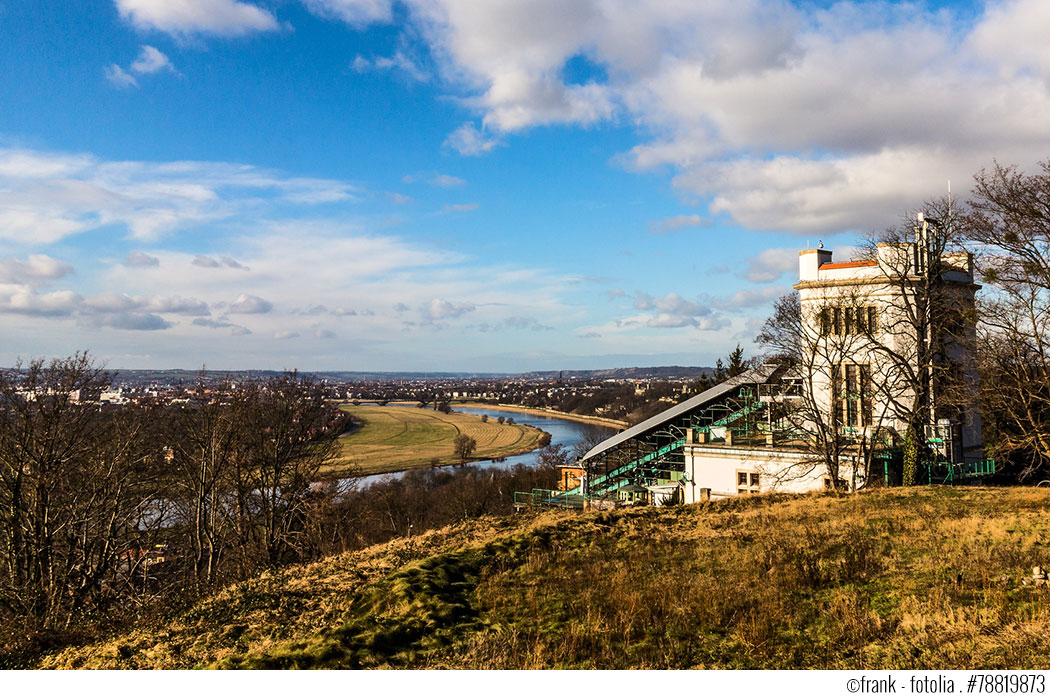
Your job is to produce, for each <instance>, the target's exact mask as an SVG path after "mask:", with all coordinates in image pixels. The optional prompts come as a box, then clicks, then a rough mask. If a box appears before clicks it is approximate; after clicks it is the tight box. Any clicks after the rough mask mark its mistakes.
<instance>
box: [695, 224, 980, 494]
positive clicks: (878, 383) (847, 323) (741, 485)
mask: <svg viewBox="0 0 1050 700" xmlns="http://www.w3.org/2000/svg"><path fill="white" fill-rule="evenodd" d="M943 262H944V263H945V264H946V265H947V270H946V271H945V272H944V274H943V276H942V279H943V280H945V281H946V282H947V283H948V285H947V289H949V290H950V292H949V294H950V298H951V299H952V300H955V301H953V305H955V303H956V302H957V304H958V308H961V309H963V310H966V309H971V310H972V308H973V305H974V292H975V290H976V289H977V286H976V285H975V284H974V275H973V273H974V270H973V262H972V259H971V257H970V256H969V255H953V256H945V257H944V258H943ZM921 266H922V262H921V260H920V257H919V251H918V248H917V246H915V245H914V244H900V245H898V244H893V245H889V244H885V245H880V246H879V247H878V253H877V257H876V259H875V260H865V261H852V262H843V263H836V262H834V261H833V255H832V252H831V251H830V250H823V249H816V250H805V251H802V252H801V253H800V254H799V283H798V284H797V285H795V289H796V290H797V291H798V293H799V300H800V304H801V313H802V317H801V332H802V335H803V339H802V341H801V344H802V345H803V346H804V347H807V348H809V349H810V350H811V352H810V355H809V357H808V360H807V361H803V363H802V364H803V368H801V372H803V373H804V375H805V376H803V378H802V383H803V385H804V386H805V389H804V390H805V391H807V392H810V393H809V394H807V395H808V396H811V397H812V401H811V402H810V403H809V404H808V405H810V406H811V407H812V410H820V411H826V412H827V419H828V420H827V422H828V424H831V425H837V426H841V428H842V429H843V430H848V431H852V433H853V435H862V436H864V437H866V438H868V439H869V440H870V438H871V437H872V436H873V435H874V434H875V432H876V431H882V433H881V434H890V435H896V436H901V435H903V433H904V431H905V429H906V427H907V425H906V423H905V421H903V420H902V417H903V415H902V406H907V405H909V402H910V399H912V398H914V394H913V393H911V394H910V393H909V392H911V391H912V389H911V388H910V387H911V386H914V384H911V383H910V382H909V377H914V374H915V373H914V372H913V371H912V370H914V365H915V364H916V363H917V358H918V339H917V338H916V337H915V336H916V331H915V327H916V324H915V323H914V322H910V319H909V314H911V315H912V316H914V315H915V314H914V313H913V310H912V309H910V308H909V307H908V303H909V302H908V300H909V299H910V298H911V297H910V296H909V289H910V288H909V287H908V285H909V284H911V283H912V282H913V281H915V280H918V279H919V277H918V275H919V274H920V267H921ZM971 317H972V316H971V315H969V314H962V315H960V318H971ZM911 320H913V319H911ZM975 346H976V332H975V329H974V328H973V327H972V325H971V326H964V327H962V328H961V329H957V330H956V332H955V333H954V335H953V336H952V341H951V342H950V343H947V342H946V343H945V348H946V350H945V352H946V355H947V356H948V357H949V358H950V359H951V360H952V361H953V362H954V363H955V365H957V366H958V368H959V372H960V376H961V377H962V379H963V382H962V385H963V389H964V391H962V392H959V391H958V390H955V391H954V392H953V393H952V395H951V397H950V399H949V397H948V396H947V392H946V391H945V392H942V387H938V386H936V383H933V384H932V392H933V395H934V396H935V404H936V405H938V406H939V408H938V409H937V411H936V415H931V416H929V419H928V422H929V423H930V425H931V426H932V425H934V424H936V423H938V421H940V422H941V423H942V424H944V425H945V426H947V424H948V422H949V421H950V422H951V427H944V428H943V430H944V431H945V433H944V435H946V436H947V437H948V439H947V440H946V441H945V444H946V445H949V444H950V445H951V449H950V450H949V452H950V453H949V454H946V455H945V456H946V457H947V458H948V459H949V460H950V461H962V460H963V459H975V458H980V453H981V422H980V414H979V412H978V409H977V406H976V395H977V391H976V389H977V375H976V367H975V363H974V362H973V360H974V355H975ZM909 363H910V365H909ZM912 381H913V380H912ZM967 384H968V385H969V388H971V389H972V390H970V391H968V392H967V391H966V389H967ZM941 393H944V394H945V396H944V398H943V399H942V398H941V397H940V396H939V394H941ZM967 393H968V396H969V398H968V399H967V398H960V397H965V396H966V395H967ZM949 400H950V405H948V404H949ZM712 438H714V439H721V435H716V434H714V432H713V431H712V432H711V433H709V434H708V435H706V436H703V437H700V438H699V441H698V442H694V441H693V438H692V437H691V438H690V439H689V440H687V441H686V444H685V446H684V448H683V450H684V463H685V466H684V469H685V476H684V482H685V484H684V490H683V499H684V501H685V502H686V503H693V502H697V501H701V500H706V499H708V498H724V497H729V496H736V495H740V494H746V493H761V492H767V491H783V492H804V491H811V490H815V489H821V488H826V487H828V486H829V485H830V484H829V475H828V471H827V468H826V467H825V466H824V465H823V464H820V463H819V460H817V459H816V458H815V457H814V455H813V452H812V451H807V450H806V449H805V448H804V447H802V446H798V445H797V443H796V446H795V447H783V446H779V445H778V446H774V445H773V444H772V442H773V441H772V437H770V438H769V440H768V444H767V446H766V447H764V448H763V447H755V446H743V445H732V444H718V443H717V442H716V443H713V444H712V443H711V439H712ZM730 442H731V441H730ZM846 459H850V457H844V458H842V459H840V464H839V478H841V479H844V480H845V481H846V484H847V485H850V486H855V485H856V484H857V483H862V482H863V478H864V475H863V474H859V473H854V471H855V470H854V469H853V468H851V465H850V464H843V463H842V461H844V460H846Z"/></svg>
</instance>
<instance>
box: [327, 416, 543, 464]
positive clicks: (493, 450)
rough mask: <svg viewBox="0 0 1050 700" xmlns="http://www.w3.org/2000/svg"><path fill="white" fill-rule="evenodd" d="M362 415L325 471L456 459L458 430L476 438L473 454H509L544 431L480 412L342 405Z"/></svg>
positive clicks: (530, 445) (531, 444) (527, 447)
mask: <svg viewBox="0 0 1050 700" xmlns="http://www.w3.org/2000/svg"><path fill="white" fill-rule="evenodd" d="M342 408H343V410H345V411H348V412H349V413H350V414H351V415H353V416H354V417H355V418H357V419H358V420H360V421H361V423H362V424H363V425H362V427H361V428H359V429H358V430H355V431H354V432H353V433H351V434H350V435H348V436H347V437H344V438H341V439H340V450H339V454H338V456H337V458H336V460H335V462H334V463H333V464H332V465H331V466H330V467H329V468H328V470H327V471H328V472H329V473H352V474H359V475H362V474H379V473H383V472H389V471H396V470H399V469H408V468H411V467H429V466H431V465H433V464H455V463H456V462H458V461H459V460H458V459H457V458H456V456H455V454H453V441H454V440H455V439H456V436H457V435H459V434H460V433H465V434H467V435H469V436H470V437H472V438H474V439H475V440H476V441H477V443H478V446H477V451H476V452H475V453H474V455H473V456H472V457H471V459H491V458H493V457H509V456H512V455H518V454H522V453H525V452H529V451H531V450H534V449H536V448H537V447H538V446H539V440H540V436H541V435H542V434H543V433H542V431H540V430H538V429H537V428H534V427H532V426H530V425H518V424H515V425H500V424H499V423H497V422H496V421H489V422H487V423H483V422H482V421H481V417H480V416H475V415H470V414H466V413H449V414H445V413H441V412H440V411H434V410H430V409H425V408H416V407H415V406H403V405H387V406H343V407H342Z"/></svg>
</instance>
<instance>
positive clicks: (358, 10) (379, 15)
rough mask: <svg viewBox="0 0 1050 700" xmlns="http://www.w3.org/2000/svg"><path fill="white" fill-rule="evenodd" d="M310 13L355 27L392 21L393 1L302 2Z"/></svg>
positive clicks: (328, 0) (314, 0) (323, 0)
mask: <svg viewBox="0 0 1050 700" xmlns="http://www.w3.org/2000/svg"><path fill="white" fill-rule="evenodd" d="M302 2H303V4H304V5H306V7H307V9H309V10H310V12H313V13H314V14H316V15H318V16H320V17H326V18H332V19H339V20H342V21H344V22H347V23H349V24H353V25H355V26H361V25H365V24H372V23H374V22H390V21H391V20H392V19H393V16H394V11H393V4H394V3H393V0H302Z"/></svg>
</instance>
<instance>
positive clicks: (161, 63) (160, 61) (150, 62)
mask: <svg viewBox="0 0 1050 700" xmlns="http://www.w3.org/2000/svg"><path fill="white" fill-rule="evenodd" d="M130 69H131V71H132V72H134V73H138V74H140V75H149V74H152V73H159V72H160V71H162V70H170V71H172V72H174V71H175V66H173V65H171V60H170V59H168V57H167V56H165V55H164V54H163V53H162V52H160V51H159V50H157V49H156V48H154V47H152V46H148V45H145V44H144V45H143V46H142V49H141V50H140V52H139V57H138V58H136V59H135V60H134V61H132V63H131V66H130Z"/></svg>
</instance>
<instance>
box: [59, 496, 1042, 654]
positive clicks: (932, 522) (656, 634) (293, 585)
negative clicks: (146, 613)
mask: <svg viewBox="0 0 1050 700" xmlns="http://www.w3.org/2000/svg"><path fill="white" fill-rule="evenodd" d="M1048 514H1050V499H1048V492H1047V491H1046V490H1037V489H993V488H956V489H950V488H916V489H890V490H883V491H874V492H870V493H865V494H862V495H858V496H853V497H842V496H834V495H828V494H820V495H809V496H800V497H788V496H768V497H756V498H742V499H737V500H731V501H723V502H720V503H712V504H705V505H699V506H679V507H673V508H660V509H633V510H632V509H628V510H620V511H613V512H607V513H589V514H572V513H545V514H532V515H527V516H520V517H514V518H505V519H485V520H478V521H469V522H465V523H463V524H461V525H459V526H456V527H452V528H447V529H444V530H440V531H436V532H432V533H428V534H426V535H423V536H419V537H414V538H407V539H400V540H395V541H393V542H390V543H387V544H384V545H380V546H376V547H373V548H371V549H368V550H364V551H361V552H356V553H353V554H346V555H342V556H338V557H334V558H332V559H328V560H326V561H323V562H321V563H318V564H315V565H312V566H307V567H299V568H292V569H289V570H285V571H282V572H280V573H277V574H273V575H269V576H265V577H260V578H257V579H254V580H251V581H248V582H246V583H243V584H240V585H237V586H234V587H232V588H230V589H228V590H226V591H224V592H222V593H221V594H219V595H217V596H215V597H213V598H211V599H209V600H206V601H204V602H202V603H200V604H198V605H196V606H194V607H193V608H191V609H190V610H188V611H184V612H181V613H178V614H174V615H173V616H172V617H171V619H170V620H165V621H163V622H162V623H156V624H155V625H154V626H152V627H144V628H140V629H136V630H134V631H132V632H130V633H127V634H124V635H122V636H119V637H117V638H114V639H112V640H109V641H107V642H105V643H101V644H97V645H91V646H85V647H79V648H70V649H67V650H65V651H63V652H61V653H59V654H57V655H55V656H52V657H50V658H48V659H46V660H45V663H44V665H45V666H47V667H105V668H184V667H197V666H209V665H210V666H217V667H221V668H449V667H452V668H551V667H559V668H561V667H567V668H690V667H698V668H945V667H947V668H951V667H967V668H969V667H983V668H996V667H1010V668H1030V667H1039V668H1046V667H1047V666H1050V636H1048V630H1050V587H1046V586H1043V587H1036V586H1029V585H1022V583H1021V579H1022V577H1023V576H1026V575H1029V574H1030V571H1031V567H1032V566H1034V565H1041V566H1044V567H1046V566H1048V565H1050V517H1048Z"/></svg>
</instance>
